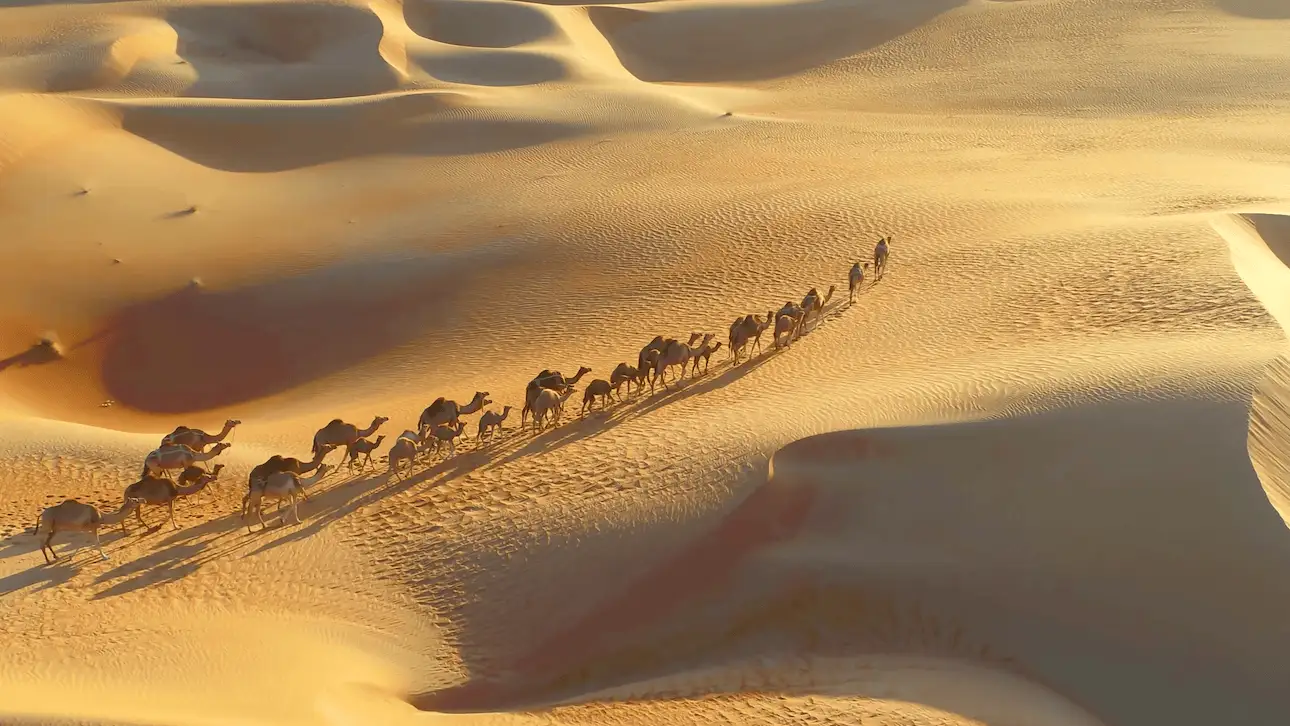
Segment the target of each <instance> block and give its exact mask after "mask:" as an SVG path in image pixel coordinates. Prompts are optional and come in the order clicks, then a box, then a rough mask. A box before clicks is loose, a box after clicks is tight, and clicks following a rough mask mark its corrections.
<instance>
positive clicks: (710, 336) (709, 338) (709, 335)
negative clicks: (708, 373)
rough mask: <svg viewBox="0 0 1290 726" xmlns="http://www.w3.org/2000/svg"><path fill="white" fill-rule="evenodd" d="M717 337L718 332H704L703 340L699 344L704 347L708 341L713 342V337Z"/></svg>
mask: <svg viewBox="0 0 1290 726" xmlns="http://www.w3.org/2000/svg"><path fill="white" fill-rule="evenodd" d="M715 337H717V334H716V333H704V334H703V342H702V343H700V344H699V347H700V348H702V347H703V346H705V345H707V344H708V343H711V342H712V339H713V338H715Z"/></svg>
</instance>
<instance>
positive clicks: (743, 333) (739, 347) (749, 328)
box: [730, 310, 775, 363]
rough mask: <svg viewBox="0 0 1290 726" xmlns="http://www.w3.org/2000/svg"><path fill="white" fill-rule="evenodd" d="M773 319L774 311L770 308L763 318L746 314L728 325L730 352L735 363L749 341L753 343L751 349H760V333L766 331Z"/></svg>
mask: <svg viewBox="0 0 1290 726" xmlns="http://www.w3.org/2000/svg"><path fill="white" fill-rule="evenodd" d="M773 320H775V312H774V311H773V310H770V311H767V312H766V319H765V320H762V319H760V318H758V317H757V316H756V315H747V316H745V317H743V318H740V319H739V320H736V321H735V322H734V323H733V324H732V325H731V326H730V353H731V355H733V356H734V359H735V363H738V362H739V356H740V355H742V354H743V351H744V348H746V347H747V346H748V342H749V341H752V343H753V350H761V334H762V333H764V332H766V328H769V327H770V325H771V322H772V321H773Z"/></svg>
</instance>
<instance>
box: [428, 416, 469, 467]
mask: <svg viewBox="0 0 1290 726" xmlns="http://www.w3.org/2000/svg"><path fill="white" fill-rule="evenodd" d="M465 430H466V422H465V421H461V420H458V421H457V425H456V426H452V425H450V424H439V425H438V426H435V427H434V431H432V432H431V434H432V438H431V439H430V444H431V445H432V446H434V453H435V456H438V455H439V449H441V448H443V445H444V442H447V443H448V458H449V459H451V458H452V457H453V456H455V455H456V454H457V437H458V436H461V432H462V431H465Z"/></svg>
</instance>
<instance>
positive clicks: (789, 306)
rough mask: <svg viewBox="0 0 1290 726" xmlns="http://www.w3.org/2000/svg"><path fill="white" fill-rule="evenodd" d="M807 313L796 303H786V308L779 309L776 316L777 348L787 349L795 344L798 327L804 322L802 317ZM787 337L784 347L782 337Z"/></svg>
mask: <svg viewBox="0 0 1290 726" xmlns="http://www.w3.org/2000/svg"><path fill="white" fill-rule="evenodd" d="M805 314H806V311H804V310H802V308H801V307H799V306H798V305H797V303H794V302H786V303H784V307H782V308H780V309H779V312H778V313H776V314H775V347H776V348H780V347H787V346H788V345H789V344H791V343H792V342H793V337H794V334H795V333H796V332H797V327H798V325H800V324H801V322H802V316H803V315H805ZM781 336H785V339H784V343H783V346H781V345H780V342H779V341H780V337H781Z"/></svg>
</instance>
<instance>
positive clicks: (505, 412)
mask: <svg viewBox="0 0 1290 726" xmlns="http://www.w3.org/2000/svg"><path fill="white" fill-rule="evenodd" d="M509 415H511V407H510V406H502V418H501V419H500V420H502V421H505V420H506V417H507V416H509Z"/></svg>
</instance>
